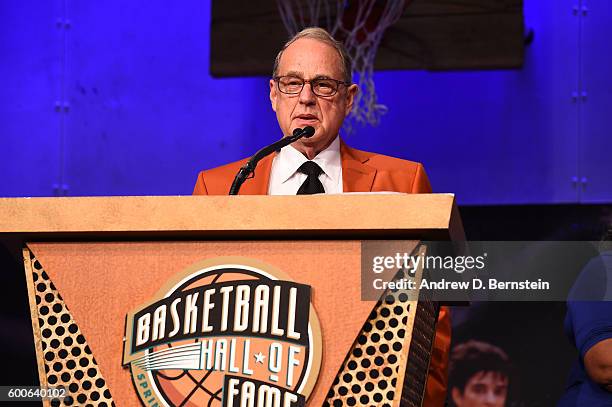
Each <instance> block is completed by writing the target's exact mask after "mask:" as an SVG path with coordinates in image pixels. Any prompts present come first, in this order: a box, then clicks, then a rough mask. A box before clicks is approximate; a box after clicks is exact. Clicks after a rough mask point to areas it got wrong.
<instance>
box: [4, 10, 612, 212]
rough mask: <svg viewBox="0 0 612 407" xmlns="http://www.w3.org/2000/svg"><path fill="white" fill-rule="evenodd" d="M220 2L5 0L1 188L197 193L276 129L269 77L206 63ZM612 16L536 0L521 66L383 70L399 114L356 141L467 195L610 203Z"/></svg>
mask: <svg viewBox="0 0 612 407" xmlns="http://www.w3.org/2000/svg"><path fill="white" fill-rule="evenodd" d="M210 9H211V5H210V1H206V0H198V1H183V2H179V3H176V4H171V3H169V2H165V1H159V0H150V1H146V2H145V1H129V2H126V1H118V0H109V1H105V2H81V1H70V0H52V1H47V2H39V1H34V0H21V1H3V2H1V3H0V12H1V15H2V17H3V21H4V24H3V25H2V27H0V59H1V61H2V62H1V63H0V75H1V77H2V78H3V86H2V87H1V88H0V95H1V96H2V97H1V98H0V137H1V140H2V142H1V144H0V145H1V146H2V148H1V149H0V171H1V174H2V182H1V183H0V196H53V195H71V196H76V195H183V194H190V193H191V190H192V187H193V184H194V181H195V176H196V174H197V172H198V171H199V170H200V169H205V168H210V167H214V166H217V165H220V164H223V163H226V162H229V161H232V160H236V159H239V158H243V157H245V156H248V155H250V154H252V153H253V152H254V151H255V150H257V149H258V148H259V147H260V146H262V145H265V144H267V143H269V142H272V141H273V140H275V139H277V138H278V137H280V133H279V130H278V127H277V124H276V119H275V116H274V114H273V112H272V110H271V109H270V103H269V100H268V78H265V77H257V78H235V79H213V78H212V77H211V76H210V75H209V73H208V62H209V26H210ZM611 18H612V4H610V2H609V1H608V0H589V1H586V0H525V24H526V27H527V28H528V29H533V30H534V32H535V40H534V42H533V43H532V44H531V45H530V46H528V47H527V48H526V55H525V65H524V67H523V68H522V69H520V70H499V71H473V72H445V73H430V72H419V71H394V72H379V73H377V74H376V86H377V89H378V94H379V100H380V102H381V103H384V104H386V105H387V106H388V107H389V113H388V114H387V115H386V116H384V117H383V119H382V122H381V124H380V126H378V127H376V128H357V129H356V131H355V132H354V134H352V135H351V136H350V137H349V138H348V142H349V143H350V144H351V145H352V146H354V147H357V148H361V149H366V150H372V151H378V152H381V153H384V154H389V155H394V156H398V157H402V158H407V159H412V160H416V161H421V162H423V163H424V164H425V166H426V169H427V171H428V173H429V176H430V178H431V181H432V184H433V187H434V189H435V191H436V192H454V193H456V194H457V195H458V199H459V203H461V204H508V203H510V204H522V203H565V202H567V203H577V202H580V203H587V202H588V203H596V202H612V187H611V186H610V182H609V181H608V176H609V174H612V160H611V159H610V158H611V153H612V137H611V136H610V135H609V130H608V129H609V128H610V127H611V126H610V125H611V124H612V118H611V116H612V114H611V113H612V109H611V107H612V79H610V77H609V73H610V72H612V56H611V53H610V52H609V51H610V49H609V38H611V36H612V28H611V27H610V24H609V23H608V22H609V21H610V19H611ZM244 35H245V36H248V35H249V33H248V32H245V33H244ZM226 45H227V46H228V47H231V44H226ZM272 62H273V61H270V68H271V67H272Z"/></svg>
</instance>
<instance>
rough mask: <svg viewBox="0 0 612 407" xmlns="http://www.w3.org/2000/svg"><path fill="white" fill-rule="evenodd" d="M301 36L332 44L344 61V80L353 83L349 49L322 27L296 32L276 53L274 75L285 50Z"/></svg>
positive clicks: (276, 73) (273, 75)
mask: <svg viewBox="0 0 612 407" xmlns="http://www.w3.org/2000/svg"><path fill="white" fill-rule="evenodd" d="M300 38H310V39H313V40H317V41H321V42H322V43H324V44H327V45H329V46H332V47H333V48H334V49H335V50H336V51H338V55H339V56H340V62H341V63H342V71H343V72H342V74H343V76H344V81H345V82H346V83H349V84H350V83H352V79H353V75H352V69H351V57H350V56H349V53H348V51H347V50H346V47H345V46H344V44H343V43H341V42H340V41H336V40H335V39H334V37H332V36H331V34H330V33H328V32H327V31H326V30H324V29H323V28H320V27H309V28H305V29H303V30H302V31H300V32H299V33H297V34H295V35H294V36H293V38H291V39H290V40H289V41H287V42H286V43H285V45H283V48H281V50H280V51H279V52H278V54H277V55H276V59H275V60H274V68H273V69H272V77H273V78H276V76H277V75H278V65H279V64H280V59H281V57H282V55H283V52H285V50H286V49H287V47H289V45H291V44H293V43H294V42H296V41H297V40H299V39H300Z"/></svg>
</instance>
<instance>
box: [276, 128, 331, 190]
mask: <svg viewBox="0 0 612 407" xmlns="http://www.w3.org/2000/svg"><path fill="white" fill-rule="evenodd" d="M276 160H278V161H279V164H281V165H279V179H280V181H281V182H282V183H284V182H286V181H287V180H288V179H289V178H291V177H292V176H293V174H295V173H296V172H297V170H298V168H300V166H301V165H302V164H304V163H305V162H306V161H308V159H307V158H306V157H305V156H304V154H302V153H300V152H299V151H298V150H296V149H295V148H294V147H293V146H292V145H288V146H287V147H286V148H283V149H282V150H281V151H280V153H278V154H277V156H276ZM312 161H314V162H315V163H317V164H318V165H319V167H321V169H322V170H323V173H325V175H327V176H328V177H330V178H331V179H338V177H340V171H341V169H342V161H341V159H340V137H338V136H336V138H335V139H334V141H332V142H331V144H330V145H329V146H327V148H326V149H325V150H323V151H321V152H320V153H319V154H317V155H316V157H315V158H314V159H313V160H312Z"/></svg>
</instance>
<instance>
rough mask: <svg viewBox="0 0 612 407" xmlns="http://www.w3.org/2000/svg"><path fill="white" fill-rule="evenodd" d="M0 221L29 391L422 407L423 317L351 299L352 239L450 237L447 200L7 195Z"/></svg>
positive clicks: (431, 318) (417, 306) (404, 241)
mask: <svg viewBox="0 0 612 407" xmlns="http://www.w3.org/2000/svg"><path fill="white" fill-rule="evenodd" d="M0 215H1V216H0V237H1V238H2V239H3V240H4V241H12V242H13V244H15V242H17V243H19V244H20V245H22V247H23V256H24V265H25V275H26V279H27V286H28V296H29V303H30V311H31V316H32V327H33V332H34V337H35V345H36V355H37V360H38V372H39V376H40V382H41V386H64V387H66V389H67V395H68V396H69V398H68V399H65V400H64V401H69V402H70V401H72V402H73V404H74V405H85V404H89V403H93V404H94V405H96V404H97V405H110V404H111V402H114V403H115V404H116V405H118V406H132V405H138V404H142V405H147V406H148V405H155V403H158V405H163V403H166V404H168V405H172V404H176V405H210V406H221V405H235V406H239V405H240V400H241V397H246V400H251V399H249V397H253V398H252V399H254V400H257V397H260V398H261V397H264V398H266V400H267V401H268V402H269V403H270V404H268V405H270V406H276V405H279V406H285V405H287V406H294V405H301V404H306V405H309V406H320V405H334V406H336V405H389V406H399V405H402V406H403V405H420V402H421V398H422V392H423V388H424V385H425V375H426V371H427V367H428V363H429V351H430V349H431V344H432V341H433V333H434V330H435V320H436V315H437V305H436V304H435V303H432V302H428V301H420V302H418V303H417V302H416V301H407V300H406V299H405V298H402V297H400V295H399V293H388V295H386V296H384V298H382V299H381V300H380V301H376V300H362V291H361V281H362V268H363V264H362V248H363V247H364V246H363V242H368V241H373V240H392V241H393V242H394V245H398V244H399V246H398V247H402V248H405V250H407V251H410V252H412V251H414V250H419V247H417V246H418V242H419V241H420V240H449V239H451V240H462V239H463V228H462V225H461V221H460V219H459V216H458V211H457V209H456V206H455V202H454V196H453V195H446V194H430V195H426V194H422V195H404V194H375V195H369V194H348V195H321V196H300V197H296V196H234V197H225V196H208V197H202V196H198V197H192V196H189V197H112V198H110V197H109V198H106V197H104V198H19V199H12V198H7V199H0ZM420 250H423V249H422V248H421V249H420ZM308 301H309V303H310V305H309V304H308ZM228 321H229V322H228ZM173 335H175V336H173ZM188 366H190V367H188ZM224 388H225V389H228V390H227V391H226V390H224ZM229 389H232V391H230V390H229ZM292 397H293V398H292ZM181 403H183V404H181ZM62 405H63V404H62ZM245 405H249V404H248V402H247V403H246V404H245ZM253 405H254V406H257V405H258V404H257V401H255V402H254V404H253ZM263 405H266V404H265V403H264V404H263Z"/></svg>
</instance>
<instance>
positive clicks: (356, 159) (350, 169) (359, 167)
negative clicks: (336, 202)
mask: <svg viewBox="0 0 612 407" xmlns="http://www.w3.org/2000/svg"><path fill="white" fill-rule="evenodd" d="M340 158H341V160H342V187H343V190H344V192H370V191H372V185H373V184H374V177H375V176H376V168H373V167H370V166H369V165H367V164H366V162H367V161H368V160H369V157H368V155H367V154H366V153H364V152H363V151H359V150H355V149H353V148H350V147H349V146H347V145H346V144H345V143H344V141H343V140H342V139H341V140H340Z"/></svg>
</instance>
